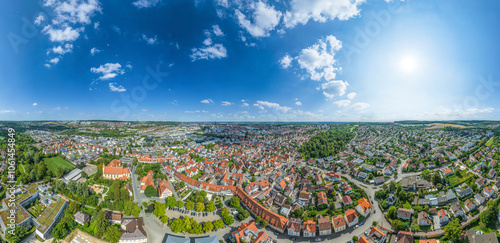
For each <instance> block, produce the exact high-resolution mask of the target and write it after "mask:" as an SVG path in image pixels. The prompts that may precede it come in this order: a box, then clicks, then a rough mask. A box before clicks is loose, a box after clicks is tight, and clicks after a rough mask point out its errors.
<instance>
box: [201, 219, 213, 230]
mask: <svg viewBox="0 0 500 243" xmlns="http://www.w3.org/2000/svg"><path fill="white" fill-rule="evenodd" d="M213 229H214V224H212V222H210V221H207V222H205V223H203V231H205V233H208V232H210V231H212V230H213Z"/></svg>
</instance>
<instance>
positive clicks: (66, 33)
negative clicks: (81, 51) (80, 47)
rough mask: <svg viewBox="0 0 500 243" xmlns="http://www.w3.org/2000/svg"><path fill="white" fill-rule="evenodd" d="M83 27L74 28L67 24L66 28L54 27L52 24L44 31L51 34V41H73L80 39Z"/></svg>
mask: <svg viewBox="0 0 500 243" xmlns="http://www.w3.org/2000/svg"><path fill="white" fill-rule="evenodd" d="M81 31H83V28H79V29H73V28H71V27H69V26H67V27H66V28H64V29H54V28H52V26H51V25H47V26H45V28H43V30H42V32H43V33H45V34H48V35H49V39H50V41H53V42H71V41H75V40H76V39H78V37H79V36H80V32H81Z"/></svg>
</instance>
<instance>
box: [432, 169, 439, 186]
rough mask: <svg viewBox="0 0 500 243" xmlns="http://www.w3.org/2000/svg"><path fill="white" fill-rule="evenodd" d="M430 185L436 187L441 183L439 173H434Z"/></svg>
mask: <svg viewBox="0 0 500 243" xmlns="http://www.w3.org/2000/svg"><path fill="white" fill-rule="evenodd" d="M431 180H432V183H434V185H437V184H440V183H441V176H440V175H439V172H437V171H436V172H434V174H433V175H432V178H431Z"/></svg>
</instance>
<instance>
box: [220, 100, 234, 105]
mask: <svg viewBox="0 0 500 243" xmlns="http://www.w3.org/2000/svg"><path fill="white" fill-rule="evenodd" d="M230 105H232V103H231V102H229V101H222V106H230Z"/></svg>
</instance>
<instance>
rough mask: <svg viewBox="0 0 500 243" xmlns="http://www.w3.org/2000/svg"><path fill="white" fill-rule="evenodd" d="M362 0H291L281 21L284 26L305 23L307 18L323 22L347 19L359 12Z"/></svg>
mask: <svg viewBox="0 0 500 243" xmlns="http://www.w3.org/2000/svg"><path fill="white" fill-rule="evenodd" d="M363 2H364V0H335V1H332V0H292V2H291V9H290V10H289V11H286V13H285V14H284V16H283V22H284V25H285V27H286V28H293V27H295V26H296V25H298V24H306V23H307V22H309V20H313V21H317V22H321V23H324V22H326V21H328V20H333V19H339V20H347V19H350V18H352V17H355V16H357V15H358V14H359V8H358V6H359V5H360V4H361V3H363Z"/></svg>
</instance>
